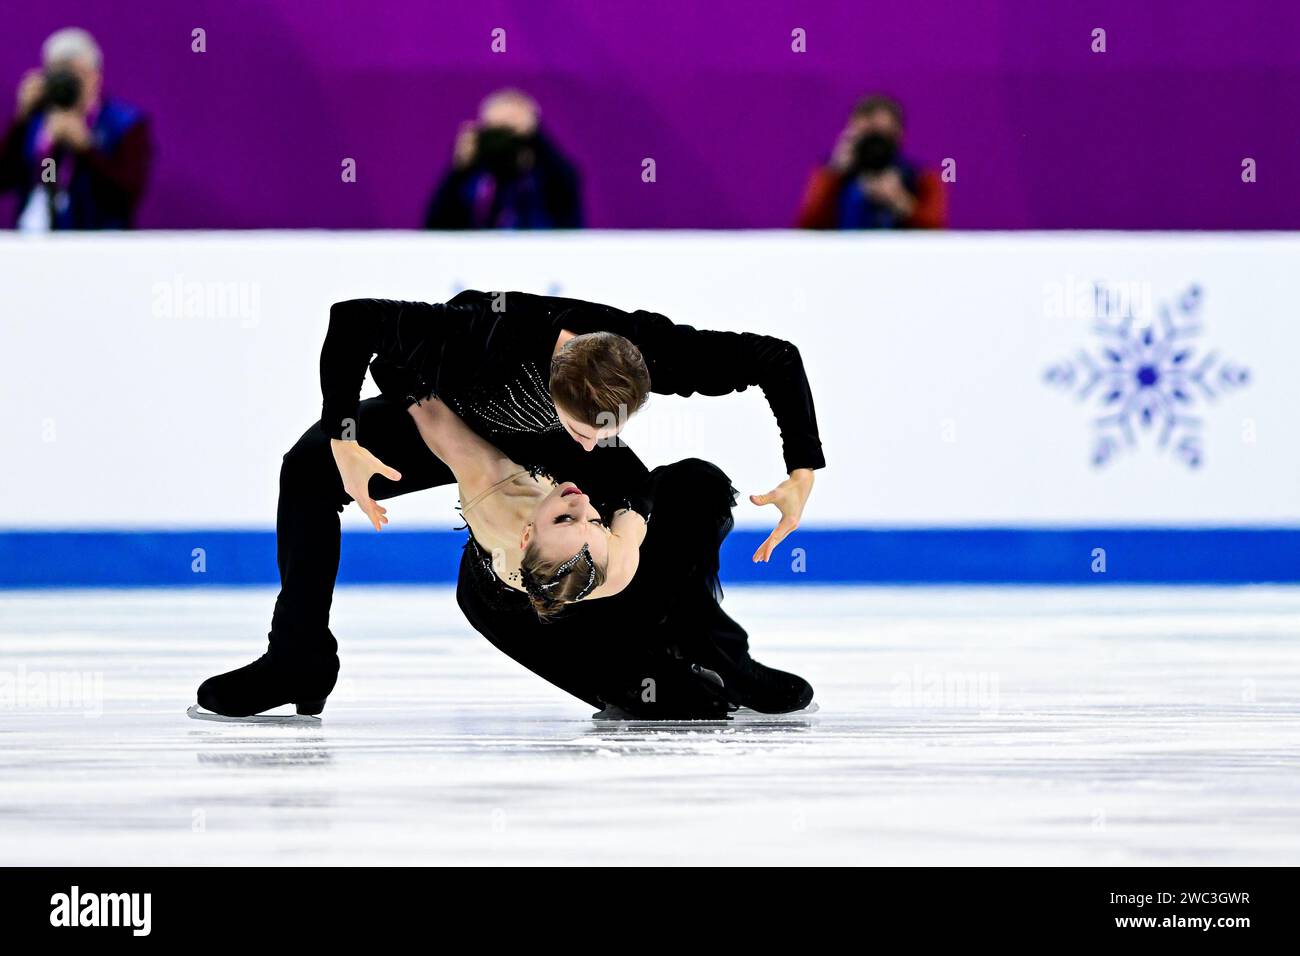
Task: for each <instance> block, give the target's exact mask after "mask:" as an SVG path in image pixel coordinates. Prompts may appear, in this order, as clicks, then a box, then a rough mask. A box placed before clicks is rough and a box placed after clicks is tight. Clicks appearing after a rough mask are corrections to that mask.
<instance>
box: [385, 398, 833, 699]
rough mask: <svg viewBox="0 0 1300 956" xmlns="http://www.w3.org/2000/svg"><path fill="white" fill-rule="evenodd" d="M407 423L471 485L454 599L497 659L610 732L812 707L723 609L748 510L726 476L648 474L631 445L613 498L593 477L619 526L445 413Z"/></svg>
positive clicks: (799, 685) (424, 414)
mask: <svg viewBox="0 0 1300 956" xmlns="http://www.w3.org/2000/svg"><path fill="white" fill-rule="evenodd" d="M408 411H409V413H410V415H411V417H412V418H413V419H414V420H415V422H416V427H417V428H418V430H419V432H420V435H421V437H422V438H423V439H424V441H425V443H426V444H427V445H428V447H429V449H430V451H432V452H433V453H434V454H435V455H437V456H438V457H439V458H440V459H441V460H442V461H443V462H444V463H445V464H446V465H448V466H449V467H450V468H451V470H452V471H453V472H454V473H455V475H456V478H457V482H458V483H459V485H460V488H461V501H462V506H461V511H462V514H463V515H464V517H465V521H466V523H467V524H468V526H469V530H470V538H469V540H468V541H467V542H466V546H465V550H464V555H463V559H462V562H461V571H460V575H459V579H458V587H457V599H458V603H459V604H460V606H461V608H462V610H463V611H464V612H465V614H466V616H467V617H468V618H469V620H470V622H471V623H472V624H473V625H474V627H475V628H476V629H477V630H479V631H480V633H482V634H483V635H484V636H485V637H487V638H488V640H489V641H491V642H492V643H493V644H494V645H495V646H496V647H497V648H499V649H500V650H502V651H504V652H505V653H506V654H508V655H509V656H511V657H513V658H515V660H517V661H519V662H520V663H522V664H524V666H526V667H529V668H530V669H531V670H533V671H534V672H535V673H537V674H539V676H542V677H544V678H546V679H547V680H549V681H550V682H551V683H553V684H556V685H557V686H559V687H561V688H562V689H564V690H566V691H568V692H569V693H571V694H573V695H574V696H576V697H579V698H580V699H583V700H585V701H587V702H588V703H590V704H592V706H595V707H597V708H598V709H600V711H601V713H600V714H599V715H598V716H603V717H620V718H626V717H636V718H652V719H661V720H682V719H717V718H722V717H726V715H727V714H728V713H729V712H730V711H732V710H735V709H737V708H738V707H740V706H748V707H750V708H751V709H753V710H757V711H760V712H763V713H787V712H789V711H792V710H799V709H802V708H804V707H806V706H807V705H808V703H809V702H810V701H811V700H812V694H813V691H812V688H811V687H810V686H809V685H808V683H807V681H805V680H803V679H802V678H800V677H797V676H796V675H794V674H787V673H785V672H782V671H777V670H773V669H772V668H768V667H764V666H763V665H761V664H758V663H757V662H756V661H754V660H753V659H752V658H751V657H750V656H749V652H748V646H747V645H748V640H747V637H746V634H745V632H744V630H743V629H742V628H741V627H740V626H739V625H738V624H736V623H735V622H734V621H733V620H732V619H731V618H730V617H728V616H727V615H726V613H725V612H723V611H722V609H721V607H720V606H719V604H718V601H719V598H720V596H721V588H720V586H719V584H718V579H717V575H718V551H719V548H720V546H721V544H722V540H723V539H724V538H725V537H726V534H727V532H728V531H729V530H730V529H731V525H732V520H731V507H732V506H733V505H734V504H735V496H736V490H735V488H733V487H731V482H730V481H729V480H728V479H727V477H726V475H724V474H723V473H722V472H721V471H720V470H719V469H718V468H716V467H715V466H713V465H710V464H708V463H707V462H703V461H700V460H698V459H688V460H686V461H682V462H678V463H676V464H675V465H668V466H665V467H662V468H657V469H655V471H654V472H652V473H649V474H647V473H646V472H645V469H644V466H642V465H641V463H640V461H639V460H638V459H636V456H635V455H634V454H633V453H632V452H631V450H630V449H629V448H628V447H627V446H626V445H622V446H620V447H619V448H617V449H614V450H613V451H614V454H613V456H605V455H600V456H596V457H595V458H594V459H592V460H599V461H600V462H601V463H602V464H606V463H607V464H608V467H609V469H612V470H614V475H613V477H614V481H613V483H611V482H610V480H609V478H610V477H611V476H604V481H601V482H600V483H599V484H597V482H598V481H600V479H598V478H597V476H595V475H593V476H592V482H593V484H592V487H593V488H600V489H601V492H602V496H603V497H605V498H606V499H607V500H605V501H604V502H603V504H604V506H605V511H606V514H608V515H610V524H609V526H608V527H606V525H605V523H604V519H603V518H602V516H601V512H600V510H599V509H598V508H597V507H596V506H595V504H594V503H593V502H592V499H591V498H590V497H589V496H588V495H586V494H583V493H582V492H581V491H580V490H579V489H578V488H577V486H576V485H574V484H573V483H571V482H565V483H563V484H560V485H554V483H553V482H549V480H548V479H545V478H543V479H538V478H537V477H534V476H533V475H530V474H529V472H528V471H527V470H524V469H520V468H519V466H518V465H516V464H515V463H514V462H512V461H510V460H509V458H508V457H507V456H506V455H504V454H502V453H501V452H500V451H499V450H498V449H496V448H495V447H494V446H493V445H492V444H491V443H490V442H487V441H485V440H484V439H482V438H480V437H479V436H478V435H476V434H474V432H472V431H470V430H469V428H468V427H467V426H466V425H465V424H464V422H462V421H461V420H460V418H459V417H457V415H456V414H455V412H453V411H451V410H450V409H449V408H447V406H446V405H445V404H444V403H443V402H442V401H441V400H439V399H437V398H431V399H429V400H427V401H424V402H420V403H417V404H416V405H413V406H411V407H410V408H409V409H408ZM548 483H549V484H550V485H552V486H553V487H552V488H551V490H550V491H549V493H548V492H547V491H546V484H548ZM628 485H632V486H635V487H632V488H631V492H632V493H631V494H630V495H628V496H626V497H618V492H619V491H620V490H627V488H626V486H628ZM618 486H623V487H622V488H620V487H618ZM476 489H483V490H481V491H477V493H475V491H476ZM610 494H613V495H615V498H614V500H613V501H610V500H608V495H610ZM511 499H513V500H511ZM652 509H653V510H654V512H655V519H654V521H653V522H652V523H651V524H650V529H651V532H650V536H649V537H648V538H647V525H646V520H645V516H646V515H648V514H649V513H650V511H651V510H652ZM524 521H526V522H527V524H525V525H523V528H522V531H521V522H524ZM643 541H644V542H645V543H644V544H643ZM638 546H640V547H641V548H642V549H644V552H645V560H641V561H639V562H638V558H639V557H640V553H639V552H638ZM606 556H608V557H606ZM638 563H639V566H640V569H639V571H638ZM516 567H517V568H519V571H518V572H516V571H514V570H512V569H513V568H516ZM602 569H607V570H605V571H604V573H602ZM634 575H635V577H634ZM629 582H630V586H629ZM625 588H627V591H628V592H629V593H628V599H627V600H624V601H619V600H618V599H617V598H615V597H614V595H616V594H618V593H620V592H622V591H624V589H625ZM602 598H604V599H607V600H598V599H602ZM579 601H581V602H583V603H582V605H581V606H580V607H574V606H573V605H574V604H576V603H577V602H579ZM588 609H592V610H591V611H590V612H588ZM581 612H588V613H585V614H584V613H581ZM539 622H540V623H541V624H542V626H540V627H539V626H538V624H539Z"/></svg>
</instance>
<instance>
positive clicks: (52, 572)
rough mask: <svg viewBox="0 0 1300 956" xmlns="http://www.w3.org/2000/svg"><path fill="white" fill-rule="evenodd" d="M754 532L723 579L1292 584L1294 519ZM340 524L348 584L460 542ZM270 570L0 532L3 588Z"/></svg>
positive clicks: (169, 540)
mask: <svg viewBox="0 0 1300 956" xmlns="http://www.w3.org/2000/svg"><path fill="white" fill-rule="evenodd" d="M764 536H765V535H764V532H761V531H757V530H738V531H735V532H733V534H732V535H731V537H730V538H728V539H727V543H726V546H725V547H724V549H723V556H722V581H723V583H724V584H728V583H737V584H739V583H768V584H796V585H797V584H801V583H808V584H1054V585H1071V584H1075V585H1098V584H1247V583H1300V528H1178V529H1173V528H1123V529H1120V528H1110V529H1106V528H1098V529H1073V528H1072V529H1049V528H1023V529H1014V528H961V529H940V528H914V529H901V528H894V529H801V530H799V531H797V532H795V534H794V536H792V537H791V538H790V539H788V540H787V541H786V543H785V544H784V545H783V546H782V547H781V548H780V549H779V550H778V553H777V555H776V556H775V557H774V558H773V559H772V562H771V563H770V564H769V565H767V566H756V565H754V564H752V563H751V562H750V560H749V558H750V555H751V554H753V552H754V550H755V549H756V548H757V547H758V545H759V544H760V543H761V542H762V541H763V538H764ZM343 537H344V541H343V563H342V568H341V571H340V581H341V582H342V583H345V584H447V583H450V582H452V581H454V580H455V576H456V568H457V563H458V561H459V558H460V549H461V546H462V544H463V542H464V532H456V531H383V532H380V533H375V532H367V531H349V532H346V533H345V534H344V536H343ZM196 549H201V556H202V562H203V567H204V570H203V571H201V572H200V571H197V570H195V569H194V565H195V564H196V562H197V561H198V558H197V557H196ZM1096 549H1104V551H1105V572H1104V573H1098V572H1095V571H1094V570H1093V565H1094V563H1095V562H1096V561H1097V558H1096V557H1095V556H1094V552H1095V551H1096ZM276 583H278V577H277V572H276V565H275V535H274V533H273V532H272V531H269V530H265V531H203V530H192V531H186V530H179V531H137V532H132V531H0V588H45V587H157V586H172V587H175V586H189V587H203V586H209V587H212V586H225V585H252V584H276Z"/></svg>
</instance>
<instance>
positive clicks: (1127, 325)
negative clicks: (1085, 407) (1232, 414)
mask: <svg viewBox="0 0 1300 956" xmlns="http://www.w3.org/2000/svg"><path fill="white" fill-rule="evenodd" d="M1095 299H1096V301H1097V303H1098V305H1099V308H1098V310H1097V312H1098V316H1097V320H1096V322H1095V324H1094V326H1093V331H1094V332H1095V333H1096V334H1097V336H1098V337H1099V338H1100V340H1101V341H1100V342H1099V343H1098V345H1097V346H1096V348H1095V350H1094V351H1092V352H1088V351H1085V350H1083V349H1080V351H1079V353H1078V355H1077V356H1075V358H1073V359H1064V360H1062V361H1060V362H1057V363H1055V364H1054V365H1051V366H1050V367H1048V369H1047V371H1046V373H1045V375H1044V379H1045V380H1046V381H1047V383H1048V384H1049V385H1053V386H1056V387H1058V388H1061V389H1062V390H1065V391H1068V392H1071V393H1073V394H1074V396H1075V398H1076V399H1078V400H1079V401H1080V402H1091V403H1092V405H1093V407H1094V408H1095V409H1096V410H1097V411H1098V413H1099V414H1098V415H1097V417H1096V418H1094V419H1093V428H1094V430H1095V433H1096V441H1095V442H1094V444H1093V449H1092V464H1093V466H1094V467H1097V468H1101V467H1103V466H1105V465H1106V464H1108V463H1109V462H1110V461H1111V459H1112V458H1114V456H1115V455H1116V454H1117V453H1119V452H1120V451H1123V450H1125V449H1132V448H1134V447H1135V446H1136V445H1137V444H1138V442H1139V440H1143V441H1154V443H1155V444H1156V446H1157V448H1159V449H1160V450H1162V451H1168V450H1172V452H1173V453H1174V454H1175V455H1176V456H1177V457H1178V458H1179V459H1180V460H1181V461H1182V463H1183V464H1184V465H1186V466H1187V467H1188V468H1199V467H1200V466H1201V465H1202V463H1203V462H1204V460H1205V458H1204V451H1203V449H1202V447H1201V434H1200V428H1201V424H1202V417H1201V411H1202V408H1203V407H1204V406H1205V405H1208V404H1209V403H1210V402H1212V401H1214V400H1215V399H1217V398H1218V397H1219V395H1220V394H1222V393H1224V392H1228V391H1232V390H1234V389H1237V388H1241V387H1243V386H1245V385H1247V384H1249V382H1250V370H1249V369H1247V368H1246V367H1244V366H1241V365H1237V364H1234V363H1232V362H1228V361H1224V360H1223V359H1221V358H1220V357H1219V354H1218V353H1217V352H1215V351H1213V350H1210V351H1205V352H1204V353H1201V352H1200V351H1198V348H1199V346H1198V345H1197V343H1195V342H1194V341H1192V340H1193V339H1195V338H1196V337H1197V336H1199V335H1200V334H1201V333H1202V331H1203V329H1202V325H1201V320H1200V312H1201V302H1202V294H1201V289H1200V287H1199V286H1196V285H1193V286H1191V287H1189V288H1188V289H1187V291H1186V292H1184V293H1183V294H1182V295H1181V296H1179V297H1178V299H1177V301H1176V302H1174V303H1172V304H1171V303H1164V304H1162V305H1161V306H1160V308H1159V309H1158V311H1157V314H1156V317H1155V320H1154V321H1151V322H1150V323H1148V324H1145V325H1144V324H1142V323H1141V322H1140V321H1139V319H1138V318H1137V317H1136V316H1135V314H1134V312H1133V311H1132V310H1131V309H1130V310H1119V314H1118V315H1117V314H1115V311H1114V310H1111V309H1108V308H1106V307H1105V303H1107V302H1109V301H1111V300H1112V299H1113V297H1112V296H1111V295H1109V294H1108V292H1107V291H1106V290H1105V289H1103V288H1101V287H1100V286H1098V287H1097V288H1096V295H1095Z"/></svg>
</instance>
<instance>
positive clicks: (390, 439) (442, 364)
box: [198, 292, 825, 717]
mask: <svg viewBox="0 0 1300 956" xmlns="http://www.w3.org/2000/svg"><path fill="white" fill-rule="evenodd" d="M376 356H377V358H376ZM372 359H375V361H374V362H373V364H371V360H372ZM367 366H370V370H371V372H372V374H373V376H374V379H375V381H376V383H377V384H378V385H379V387H380V390H381V392H382V395H381V396H379V397H377V398H371V399H367V400H365V401H361V400H360V398H359V395H360V390H361V384H362V381H363V380H364V378H365V373H366V370H367ZM320 371H321V390H322V394H323V398H324V401H323V404H322V411H321V420H320V421H319V422H317V423H316V424H313V425H312V426H311V427H310V428H308V429H307V431H306V432H304V434H303V435H302V437H301V438H300V439H299V440H298V442H297V443H296V444H295V445H294V446H293V448H291V449H290V450H289V452H288V453H287V454H286V455H285V456H284V464H283V467H282V468H281V471H280V497H279V505H278V509H277V513H276V557H277V563H278V565H279V569H280V593H279V596H278V597H277V598H276V603H275V613H274V615H273V618H272V622H271V632H270V641H269V644H268V647H267V652H266V653H265V654H263V655H262V656H261V657H260V658H258V659H257V660H255V661H253V662H252V663H251V664H248V665H246V666H245V667H241V668H239V669H238V670H234V671H230V672H228V673H225V674H221V675H218V676H216V677H212V678H209V679H208V680H206V681H204V682H203V684H202V685H201V686H200V688H199V693H198V702H199V705H200V706H201V707H203V708H204V709H206V710H208V711H211V712H213V713H216V714H220V715H224V716H227V717H245V716H251V715H254V714H259V713H262V712H264V711H266V710H270V709H272V708H275V707H279V706H282V705H284V704H296V705H297V707H298V709H299V711H300V712H302V713H311V714H316V713H319V712H320V711H321V710H322V709H323V707H324V703H325V699H326V698H327V697H328V695H329V694H330V692H331V691H332V690H333V688H334V685H335V682H336V680H337V676H338V668H339V661H338V654H337V651H338V643H337V641H336V640H335V638H334V635H333V634H332V633H331V632H330V629H329V611H330V604H331V602H332V598H333V590H334V581H335V577H336V576H337V574H338V564H339V546H340V533H339V518H338V513H339V512H340V511H342V509H343V507H344V506H345V505H346V504H348V503H349V502H351V501H356V502H357V504H358V506H359V507H360V508H361V509H362V511H364V512H365V513H366V515H367V516H368V517H369V518H370V520H371V522H372V523H373V524H374V526H375V527H376V529H378V528H380V527H382V526H383V525H384V524H386V523H387V520H388V519H387V514H386V512H385V510H384V509H383V508H382V506H380V505H379V504H378V503H377V502H378V501H381V500H384V499H386V498H391V497H395V496H397V495H402V494H406V493H408V492H412V491H419V490H422V489H424V488H430V487H434V486H437V485H444V484H449V483H451V482H452V481H454V480H455V478H454V475H453V474H452V473H451V471H450V469H448V468H447V467H446V466H445V465H444V464H443V463H442V462H441V461H439V460H438V459H437V458H436V457H435V456H433V455H430V454H429V453H428V449H427V448H426V447H425V444H424V442H423V441H422V439H421V437H420V435H419V432H418V430H417V428H416V426H415V423H414V422H413V421H412V419H411V417H410V416H409V415H408V414H406V409H407V408H408V407H409V406H411V405H413V404H414V403H415V402H416V401H418V400H421V399H423V398H426V397H428V396H429V395H432V394H437V395H438V396H440V397H441V398H442V399H443V400H444V401H445V402H446V403H447V404H448V405H450V406H451V408H452V409H453V410H455V411H456V412H457V413H458V415H460V417H461V418H462V419H464V421H465V422H466V424H468V425H469V426H470V428H471V429H472V430H474V431H476V432H478V433H479V434H481V435H484V436H487V437H490V438H491V439H492V441H493V442H494V443H495V444H496V445H497V446H498V447H499V448H501V449H502V450H503V451H504V452H506V453H507V454H508V455H509V457H510V459H511V460H513V461H516V462H520V463H521V464H527V465H533V464H546V465H547V466H548V469H549V470H550V471H551V473H553V474H562V475H565V476H567V477H569V478H571V479H572V480H574V481H576V482H577V484H578V486H579V487H581V488H583V490H584V491H587V492H590V491H591V487H589V485H590V481H589V479H588V478H585V477H582V475H583V474H584V467H585V468H588V469H590V468H591V465H592V464H593V461H592V460H591V459H594V460H595V463H596V464H600V463H601V462H605V461H611V460H612V461H614V462H620V461H622V459H621V458H620V457H619V456H617V455H614V454H612V453H614V452H617V451H618V449H617V448H614V447H608V448H607V447H597V446H598V444H605V443H602V442H601V439H604V438H608V437H610V436H613V435H615V434H617V432H618V430H619V429H620V428H621V427H622V424H623V423H624V422H625V421H626V419H627V417H628V416H629V415H631V414H632V413H634V412H635V411H636V410H637V409H638V408H640V407H641V405H642V404H643V403H644V401H645V399H646V395H647V392H648V391H655V392H660V393H664V394H677V395H682V396H689V395H692V394H697V393H698V394H705V395H724V394H728V393H730V392H734V391H743V390H744V389H746V388H747V387H749V386H750V385H758V386H760V387H761V388H762V389H763V391H764V393H765V395H766V396H767V399H768V403H769V404H770V405H771V408H772V411H773V413H774V415H775V416H776V420H777V424H778V426H779V427H780V431H781V437H782V443H783V446H784V452H785V464H786V470H787V472H788V473H789V476H788V477H787V478H786V480H784V481H782V482H780V483H779V484H778V485H777V486H776V487H775V488H773V489H772V490H771V491H770V492H768V493H767V494H765V495H754V496H751V498H750V500H751V502H753V503H754V504H756V505H773V506H775V507H776V508H777V509H778V510H780V512H781V521H780V523H779V524H778V525H777V527H776V529H775V530H774V531H773V532H772V534H771V535H770V536H769V537H768V539H767V540H766V541H765V542H764V543H763V544H762V545H761V546H760V547H759V549H758V551H756V552H755V554H754V560H755V561H766V560H768V559H769V558H770V557H771V554H772V551H773V550H774V549H775V548H776V546H777V545H778V544H779V543H780V542H781V540H782V539H784V538H785V537H786V535H788V534H789V533H790V532H791V531H793V530H794V529H795V528H796V527H797V525H798V521H799V518H800V515H801V514H802V511H803V507H804V504H805V503H806V501H807V499H808V495H809V494H810V492H811V490H812V484H813V472H814V469H817V468H821V467H823V466H824V464H825V459H824V458H823V457H822V452H821V442H820V440H819V438H818V434H817V421H816V415H815V412H814V410H813V401H812V394H811V391H810V389H809V387H808V380H807V377H806V375H805V374H804V370H803V364H802V361H801V359H800V357H799V353H798V350H797V349H795V348H794V346H792V345H791V344H790V343H788V342H785V341H782V340H780V339H776V338H772V337H770V336H761V335H753V334H751V333H733V332H711V331H706V330H697V329H694V328H692V327H690V326H685V325H675V324H673V323H672V322H671V321H669V320H668V319H667V318H665V317H664V316H662V315H657V314H655V313H650V312H640V311H638V312H633V313H628V312H623V311H621V310H619V309H615V308H612V307H610V306H604V305H598V304H595V303H589V302H581V301H578V300H574V299H561V298H554V297H549V296H534V295H528V294H526V293H518V292H510V293H483V292H463V293H461V294H460V295H458V296H456V297H455V298H454V299H453V300H451V301H450V302H447V303H435V304H430V303H423V302H393V301H388V300H378V299H356V300H351V301H348V302H340V303H336V304H335V305H334V306H333V307H331V309H330V322H329V332H328V334H327V336H326V339H325V344H324V347H323V348H322V350H321V356H320ZM593 448H594V449H595V450H594V451H592V449H593ZM584 452H587V453H588V454H584ZM631 457H632V458H634V457H635V456H631ZM638 465H639V463H638ZM619 471H620V467H612V468H611V467H601V468H595V469H592V473H593V474H600V475H615V476H617V475H618V473H619ZM642 471H644V469H642ZM634 486H635V482H632V481H629V482H626V483H624V485H623V487H629V488H630V487H634ZM615 497H616V496H615ZM598 603H600V602H598ZM534 617H535V615H534Z"/></svg>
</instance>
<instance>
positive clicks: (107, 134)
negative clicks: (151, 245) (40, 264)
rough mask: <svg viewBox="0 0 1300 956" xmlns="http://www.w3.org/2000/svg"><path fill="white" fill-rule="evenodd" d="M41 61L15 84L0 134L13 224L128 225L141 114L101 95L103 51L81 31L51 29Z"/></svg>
mask: <svg viewBox="0 0 1300 956" xmlns="http://www.w3.org/2000/svg"><path fill="white" fill-rule="evenodd" d="M41 61H42V63H43V64H44V67H43V68H42V69H39V70H29V71H27V73H26V74H24V76H23V78H22V81H21V82H20V83H19V84H18V104H17V108H16V110H15V113H14V119H13V122H12V123H11V124H10V125H9V128H8V130H7V131H6V133H5V135H4V139H3V141H0V191H2V192H10V191H17V193H18V197H19V203H18V217H17V222H16V223H15V225H16V227H17V228H18V229H20V230H23V231H26V232H49V231H51V230H55V229H129V228H130V227H131V224H132V221H133V219H134V217H135V208H136V205H137V203H138V202H139V200H140V196H141V194H142V193H143V192H144V185H145V179H146V176H147V174H148V169H149V159H150V145H149V126H148V122H147V120H146V119H145V117H144V116H143V114H142V113H141V112H140V111H139V110H138V109H136V108H135V107H133V106H129V105H127V104H126V103H123V102H122V101H121V100H116V99H111V98H106V97H103V96H102V95H101V88H102V85H103V69H102V67H103V57H102V55H101V54H100V50H99V46H98V44H96V43H95V40H94V38H93V37H92V36H91V35H90V34H89V33H87V32H86V31H85V30H80V29H77V28H76V27H69V28H67V29H65V30H59V31H58V32H56V33H54V34H52V35H51V36H50V37H49V39H47V40H46V41H45V44H44V46H43V47H42V48H41Z"/></svg>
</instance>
